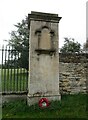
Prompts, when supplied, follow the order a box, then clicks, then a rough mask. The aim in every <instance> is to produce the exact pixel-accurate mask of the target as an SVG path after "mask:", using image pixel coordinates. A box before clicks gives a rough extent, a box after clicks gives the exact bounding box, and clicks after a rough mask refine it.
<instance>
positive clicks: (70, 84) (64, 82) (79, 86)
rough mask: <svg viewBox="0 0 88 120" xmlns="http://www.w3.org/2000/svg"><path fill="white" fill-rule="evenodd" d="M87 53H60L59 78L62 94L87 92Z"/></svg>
mask: <svg viewBox="0 0 88 120" xmlns="http://www.w3.org/2000/svg"><path fill="white" fill-rule="evenodd" d="M87 57H88V55H86V54H60V58H59V59H60V63H59V80H60V83H59V84H60V93H61V94H75V93H86V91H87V85H86V81H87V68H88V66H87V61H88V58H87Z"/></svg>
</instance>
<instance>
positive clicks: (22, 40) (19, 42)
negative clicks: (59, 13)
mask: <svg viewBox="0 0 88 120" xmlns="http://www.w3.org/2000/svg"><path fill="white" fill-rule="evenodd" d="M14 26H15V27H16V28H17V30H15V31H11V33H10V40H9V45H10V46H12V47H13V48H14V49H15V50H16V51H17V54H18V53H19V54H20V57H19V59H18V60H17V61H18V64H19V66H20V67H22V68H26V69H27V70H28V63H29V57H28V56H29V31H28V18H27V17H26V18H25V19H23V20H22V21H21V22H20V23H17V24H16V25H14ZM12 54H14V51H13V53H12Z"/></svg>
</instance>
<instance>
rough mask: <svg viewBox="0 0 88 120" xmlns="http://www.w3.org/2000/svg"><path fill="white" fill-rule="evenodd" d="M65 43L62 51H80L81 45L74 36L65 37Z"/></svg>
mask: <svg viewBox="0 0 88 120" xmlns="http://www.w3.org/2000/svg"><path fill="white" fill-rule="evenodd" d="M64 39H65V41H64V45H63V46H62V48H61V49H60V52H61V53H76V52H77V53H79V52H80V50H81V48H80V47H81V45H80V43H78V42H75V41H74V38H64Z"/></svg>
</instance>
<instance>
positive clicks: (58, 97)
mask: <svg viewBox="0 0 88 120" xmlns="http://www.w3.org/2000/svg"><path fill="white" fill-rule="evenodd" d="M41 98H47V99H48V100H49V101H55V100H61V95H52V96H29V95H28V96H27V103H28V105H29V106H31V105H34V104H35V103H38V102H39V100H40V99H41Z"/></svg>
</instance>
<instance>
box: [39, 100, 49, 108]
mask: <svg viewBox="0 0 88 120" xmlns="http://www.w3.org/2000/svg"><path fill="white" fill-rule="evenodd" d="M38 104H39V107H41V108H47V107H48V106H49V105H50V102H49V100H48V99H47V98H41V99H40V100H39V103H38Z"/></svg>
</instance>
